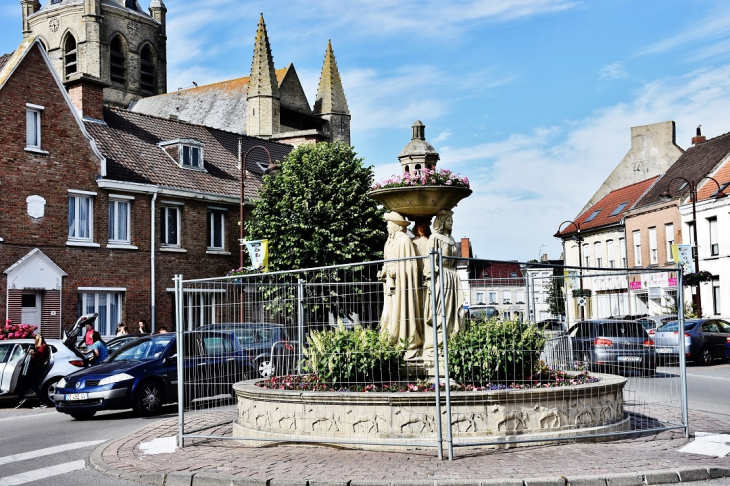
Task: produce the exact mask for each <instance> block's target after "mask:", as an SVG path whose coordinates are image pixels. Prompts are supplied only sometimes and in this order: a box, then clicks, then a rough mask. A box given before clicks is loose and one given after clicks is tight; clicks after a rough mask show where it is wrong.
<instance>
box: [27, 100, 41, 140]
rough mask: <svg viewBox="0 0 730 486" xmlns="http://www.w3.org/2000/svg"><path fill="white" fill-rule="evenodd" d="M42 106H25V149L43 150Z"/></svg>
mask: <svg viewBox="0 0 730 486" xmlns="http://www.w3.org/2000/svg"><path fill="white" fill-rule="evenodd" d="M43 109H44V108H43V107H42V106H37V105H31V104H29V103H26V105H25V148H29V149H34V150H40V149H41V113H42V112H43Z"/></svg>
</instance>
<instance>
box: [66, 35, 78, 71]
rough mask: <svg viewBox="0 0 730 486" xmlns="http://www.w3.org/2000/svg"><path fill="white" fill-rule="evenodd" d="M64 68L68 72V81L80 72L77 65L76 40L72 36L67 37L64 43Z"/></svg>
mask: <svg viewBox="0 0 730 486" xmlns="http://www.w3.org/2000/svg"><path fill="white" fill-rule="evenodd" d="M63 67H64V69H65V71H66V79H68V78H69V77H70V76H71V75H72V74H74V73H75V72H76V71H77V70H78V66H77V63H76V39H74V36H72V35H71V34H69V35H68V37H66V42H64V43H63Z"/></svg>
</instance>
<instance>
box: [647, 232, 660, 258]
mask: <svg viewBox="0 0 730 486" xmlns="http://www.w3.org/2000/svg"><path fill="white" fill-rule="evenodd" d="M649 263H650V264H652V265H656V264H658V263H659V248H657V241H656V226H652V227H651V228H649Z"/></svg>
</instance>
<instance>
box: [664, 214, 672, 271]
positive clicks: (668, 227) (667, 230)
mask: <svg viewBox="0 0 730 486" xmlns="http://www.w3.org/2000/svg"><path fill="white" fill-rule="evenodd" d="M664 239H665V240H666V242H667V261H668V262H671V261H674V255H673V254H672V245H673V244H674V224H672V223H669V224H665V225H664Z"/></svg>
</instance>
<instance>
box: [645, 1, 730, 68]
mask: <svg viewBox="0 0 730 486" xmlns="http://www.w3.org/2000/svg"><path fill="white" fill-rule="evenodd" d="M729 35H730V11H728V10H727V8H725V9H720V10H714V11H712V12H711V13H709V15H708V16H707V17H704V18H702V19H700V20H699V21H698V22H697V23H696V24H692V25H688V26H687V28H686V29H685V30H683V31H681V32H679V33H678V34H676V35H674V36H671V37H668V38H666V39H664V40H662V41H659V42H656V43H654V44H652V45H650V46H648V47H646V48H644V49H642V50H640V51H639V52H637V55H639V56H642V55H646V54H654V53H658V52H665V51H671V50H673V49H675V48H677V47H680V46H682V45H685V44H691V43H694V42H698V41H703V40H713V39H718V38H723V37H728V36H729Z"/></svg>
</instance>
